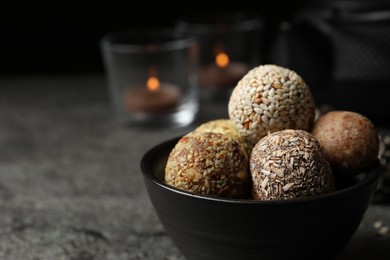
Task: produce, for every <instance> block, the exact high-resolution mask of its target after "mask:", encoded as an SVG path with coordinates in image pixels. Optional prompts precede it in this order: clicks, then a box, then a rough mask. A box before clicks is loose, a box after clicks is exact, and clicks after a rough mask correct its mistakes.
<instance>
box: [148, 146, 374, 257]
mask: <svg viewBox="0 0 390 260" xmlns="http://www.w3.org/2000/svg"><path fill="white" fill-rule="evenodd" d="M177 141H178V138H175V139H172V140H169V141H166V142H164V143H161V144H159V145H157V146H155V147H154V148H152V149H151V150H149V151H148V152H147V153H146V154H145V155H144V156H143V158H142V160H141V169H142V172H143V176H144V181H145V185H146V188H147V191H148V193H149V197H150V200H151V202H152V204H153V206H154V207H155V209H156V211H157V214H158V216H159V218H160V220H161V222H162V224H163V226H164V228H165V230H166V231H167V233H168V234H169V235H170V237H171V238H172V240H173V242H174V243H175V244H176V246H177V247H178V248H179V250H180V251H181V252H182V253H183V255H184V256H185V257H186V258H187V259H189V260H206V259H207V260H219V259H221V260H229V259H232V260H238V259H239V260H244V259H250V260H253V259H277V260H280V259H326V260H329V259H334V258H336V256H337V255H338V254H339V253H340V252H341V251H342V250H343V248H344V247H345V246H346V244H347V243H348V241H349V240H350V238H351V237H352V236H353V234H354V233H355V231H356V229H357V228H358V226H359V224H360V222H361V220H362V218H363V215H364V213H365V211H366V210H367V207H368V205H369V203H370V201H371V198H372V195H373V193H374V191H375V189H376V187H377V183H378V179H379V175H380V172H379V167H373V168H372V169H370V170H369V171H367V172H364V173H361V174H359V175H358V176H357V178H356V180H354V181H353V182H351V183H342V184H340V183H339V189H338V191H336V192H333V193H330V194H326V195H319V196H315V197H309V198H303V199H291V200H278V201H256V200H244V199H242V200H240V199H224V198H217V197H208V196H200V195H195V194H192V193H189V192H185V191H181V190H178V189H176V188H173V187H170V186H168V185H166V184H165V183H164V181H163V176H164V168H165V164H166V161H167V158H168V155H169V152H170V151H171V150H172V149H173V147H174V146H175V144H176V143H177ZM341 186H342V187H341Z"/></svg>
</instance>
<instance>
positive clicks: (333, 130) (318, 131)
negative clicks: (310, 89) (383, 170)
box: [312, 111, 379, 176]
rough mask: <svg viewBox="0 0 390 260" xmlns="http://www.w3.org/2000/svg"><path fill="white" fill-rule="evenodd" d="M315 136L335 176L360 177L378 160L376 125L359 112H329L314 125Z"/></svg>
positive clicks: (313, 132)
mask: <svg viewBox="0 0 390 260" xmlns="http://www.w3.org/2000/svg"><path fill="white" fill-rule="evenodd" d="M312 134H313V136H314V137H315V138H316V139H317V140H318V141H319V143H320V145H321V147H322V149H323V151H324V154H325V157H326V158H327V160H328V161H329V163H330V165H331V167H332V169H333V171H334V173H335V174H340V175H341V176H352V175H355V174H358V173H360V172H362V171H364V170H366V169H367V168H368V167H369V166H370V165H372V164H373V163H374V161H375V160H376V159H377V158H378V153H379V136H378V133H377V131H376V129H375V126H374V124H373V123H372V122H371V121H370V120H369V119H368V118H367V117H365V116H363V115H361V114H359V113H356V112H352V111H330V112H328V113H326V114H323V115H321V116H320V117H319V118H318V119H317V121H316V122H315V124H314V126H313V129H312Z"/></svg>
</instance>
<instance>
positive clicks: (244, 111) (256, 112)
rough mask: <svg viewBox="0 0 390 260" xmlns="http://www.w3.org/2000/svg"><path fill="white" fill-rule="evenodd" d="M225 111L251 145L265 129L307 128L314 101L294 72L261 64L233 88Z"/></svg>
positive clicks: (312, 114)
mask: <svg viewBox="0 0 390 260" xmlns="http://www.w3.org/2000/svg"><path fill="white" fill-rule="evenodd" d="M228 112H229V118H230V119H231V120H232V121H233V123H234V126H235V127H236V129H237V130H238V132H239V133H240V134H241V135H242V136H243V137H244V138H246V139H247V140H248V141H249V142H251V143H252V144H253V145H255V144H256V143H257V142H258V141H259V140H260V139H261V138H262V137H263V136H265V135H266V134H267V133H268V132H275V131H279V130H283V129H302V130H306V131H308V130H310V128H311V126H312V124H313V122H314V118H315V104H314V100H313V97H312V94H311V92H310V89H309V88H308V86H307V85H306V83H305V82H304V80H303V79H302V78H301V77H300V76H299V75H298V74H297V73H295V72H294V71H292V70H290V69H287V68H284V67H280V66H277V65H261V66H258V67H255V68H253V69H252V70H250V71H249V72H248V73H247V74H246V75H245V76H244V77H243V78H242V79H241V80H240V81H239V82H238V84H237V86H236V87H235V88H234V89H233V92H232V94H231V96H230V100H229V104H228Z"/></svg>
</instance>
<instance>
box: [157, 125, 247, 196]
mask: <svg viewBox="0 0 390 260" xmlns="http://www.w3.org/2000/svg"><path fill="white" fill-rule="evenodd" d="M248 165H249V163H248V157H247V155H246V152H245V151H244V149H243V148H242V147H241V145H240V144H239V143H238V142H237V141H236V140H234V139H232V138H231V137H229V136H227V135H224V134H220V133H212V132H191V133H189V134H187V135H186V136H184V137H182V138H181V139H180V140H179V141H178V143H177V144H176V146H175V147H174V148H173V149H172V151H171V153H170V155H169V157H168V161H167V164H166V168H165V182H166V183H167V184H169V185H171V186H174V187H176V188H178V189H182V190H185V191H189V192H194V193H197V194H201V195H215V196H220V197H228V198H246V197H247V195H248V193H250V184H249V183H250V174H249V170H248V167H249V166H248Z"/></svg>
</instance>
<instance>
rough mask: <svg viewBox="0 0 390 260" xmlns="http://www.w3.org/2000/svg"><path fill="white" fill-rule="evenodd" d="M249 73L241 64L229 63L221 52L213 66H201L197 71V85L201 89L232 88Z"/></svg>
mask: <svg viewBox="0 0 390 260" xmlns="http://www.w3.org/2000/svg"><path fill="white" fill-rule="evenodd" d="M248 71H249V67H248V65H246V64H245V63H242V62H230V60H229V56H228V55H227V54H226V53H224V52H221V53H219V54H218V55H217V56H216V58H215V64H209V65H206V66H203V67H201V68H200V69H199V71H198V80H199V85H200V86H202V87H214V88H232V87H234V86H235V85H236V84H237V82H238V81H239V80H240V79H241V78H242V77H243V76H244V75H245V74H246V73H247V72H248Z"/></svg>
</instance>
